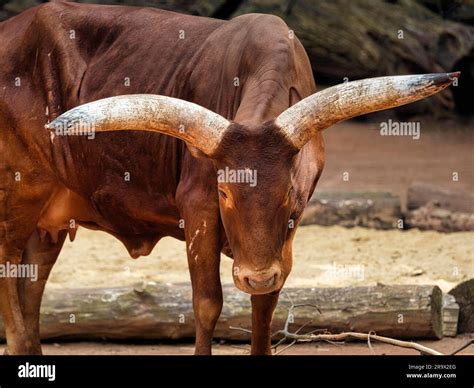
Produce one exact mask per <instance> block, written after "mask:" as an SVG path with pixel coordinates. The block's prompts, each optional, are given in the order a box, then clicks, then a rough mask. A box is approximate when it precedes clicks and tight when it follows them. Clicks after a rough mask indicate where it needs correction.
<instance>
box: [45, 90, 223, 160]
mask: <svg viewBox="0 0 474 388" xmlns="http://www.w3.org/2000/svg"><path fill="white" fill-rule="evenodd" d="M229 124H230V122H229V121H228V120H227V119H225V118H224V117H222V116H220V115H218V114H217V113H214V112H212V111H210V110H208V109H206V108H203V107H202V106H199V105H197V104H194V103H192V102H188V101H184V100H180V99H177V98H173V97H166V96H159V95H152V94H135V95H124V96H117V97H110V98H104V99H102V100H97V101H94V102H90V103H88V104H84V105H80V106H78V107H76V108H73V109H71V110H69V111H67V112H66V113H63V114H62V115H61V116H59V117H58V118H56V119H55V120H54V121H52V122H51V123H49V124H47V125H46V128H48V129H49V130H51V131H53V133H54V132H56V133H59V134H67V133H71V132H72V131H74V130H76V131H82V132H85V131H86V130H89V131H91V132H93V131H96V132H103V131H120V130H141V131H152V132H160V133H163V134H166V135H171V136H175V137H177V138H179V139H182V140H184V141H185V142H186V143H188V144H189V145H191V146H193V147H196V148H198V149H199V150H201V151H202V152H204V153H205V154H206V155H211V154H212V153H213V152H214V150H215V149H216V147H217V146H218V145H219V142H220V140H221V138H222V136H223V134H224V132H225V130H226V128H227V127H228V126H229Z"/></svg>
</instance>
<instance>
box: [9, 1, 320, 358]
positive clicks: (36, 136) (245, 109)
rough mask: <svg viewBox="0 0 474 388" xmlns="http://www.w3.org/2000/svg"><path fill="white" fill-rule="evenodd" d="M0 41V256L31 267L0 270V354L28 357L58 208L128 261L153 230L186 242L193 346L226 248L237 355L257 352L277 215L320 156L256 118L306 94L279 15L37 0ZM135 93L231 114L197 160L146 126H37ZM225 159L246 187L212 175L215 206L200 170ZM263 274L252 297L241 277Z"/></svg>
mask: <svg viewBox="0 0 474 388" xmlns="http://www.w3.org/2000/svg"><path fill="white" fill-rule="evenodd" d="M180 29H182V30H184V31H185V34H186V35H185V39H183V40H180V39H178V36H179V35H178V34H179V30H180ZM71 31H74V33H75V39H70V33H71ZM0 41H1V42H2V45H1V46H0V62H1V67H2V73H1V74H0V128H1V131H0V264H1V263H6V262H7V261H10V262H12V263H20V262H23V263H34V264H38V265H39V266H40V279H41V280H40V281H38V282H36V283H33V282H31V281H29V280H21V279H9V278H5V279H0V308H1V312H2V314H3V317H4V320H5V327H6V332H7V342H8V352H9V353H11V354H37V353H41V346H40V340H39V330H38V327H39V325H38V317H39V306H40V302H41V297H42V294H43V289H44V284H45V282H46V280H47V278H48V275H49V272H50V270H51V268H52V266H53V264H54V262H55V260H56V258H57V256H58V254H59V252H60V250H61V246H62V243H63V241H64V239H65V236H66V233H67V232H69V233H70V235H74V233H75V229H74V228H72V230H71V226H70V220H71V219H74V220H76V222H77V224H78V225H82V226H85V227H88V228H93V229H98V230H103V231H106V232H108V233H110V234H112V235H114V236H115V237H117V238H118V239H120V240H121V241H122V242H123V243H124V244H125V246H126V247H127V249H128V250H129V252H130V254H131V256H132V257H139V256H140V255H144V254H148V253H150V251H151V250H152V249H153V247H154V245H155V244H156V243H157V242H158V241H159V239H160V238H162V237H163V236H173V237H175V238H178V239H181V240H186V243H187V251H188V261H189V268H190V273H191V280H192V286H193V305H194V310H195V315H196V353H197V354H209V353H210V352H211V340H212V333H213V330H214V327H215V323H216V320H217V318H218V316H219V314H220V311H221V308H222V291H221V286H220V278H219V260H220V253H221V251H223V250H224V251H225V252H226V253H228V254H229V255H232V256H233V257H234V260H235V265H236V266H237V267H239V268H240V271H243V272H240V275H241V277H240V278H239V277H238V276H237V277H236V284H237V286H239V287H240V288H242V289H244V290H245V291H247V292H250V293H253V294H255V295H253V296H252V306H253V314H252V324H253V334H252V353H253V354H268V353H269V352H270V322H271V316H272V314H273V310H274V308H275V305H276V302H277V299H278V291H279V290H280V288H281V287H282V286H283V283H284V280H285V278H286V277H287V276H288V274H289V272H290V269H291V261H292V258H291V243H292V239H293V235H294V229H288V219H289V218H291V217H294V218H295V219H298V218H299V217H300V215H301V213H302V210H303V208H304V206H305V205H306V202H307V201H308V199H309V198H310V196H311V193H312V192H313V190H314V187H315V185H316V182H317V180H318V178H319V176H320V174H321V172H322V168H323V163H324V156H323V145H322V139H321V137H320V136H317V137H315V138H314V139H313V140H312V141H310V142H309V143H308V144H307V145H306V146H305V147H304V148H303V149H302V150H301V151H299V152H297V151H296V150H294V149H292V148H291V146H290V145H289V144H288V143H287V142H286V141H285V140H284V139H283V138H282V137H281V135H280V134H279V130H278V128H276V127H275V125H274V124H273V122H272V119H274V118H275V117H276V116H277V115H278V114H280V113H281V112H282V111H284V110H285V109H286V108H288V107H289V106H290V105H291V104H294V103H295V102H297V101H298V100H300V99H301V98H304V97H306V96H308V95H310V94H312V93H314V92H315V85H314V81H313V77H312V72H311V68H310V65H309V61H308V58H307V56H306V54H305V52H304V49H303V47H302V46H301V44H300V43H299V41H298V40H297V39H289V38H288V27H287V26H286V25H285V24H284V22H283V21H282V20H281V19H279V18H277V17H274V16H269V15H257V14H250V15H244V16H240V17H238V18H235V19H233V20H231V21H221V20H213V19H207V18H199V17H194V16H187V15H180V14H175V13H171V12H166V11H160V10H155V9H148V8H132V7H121V6H113V7H112V6H95V5H82V4H72V3H49V4H45V5H41V6H39V7H36V8H33V9H30V10H28V11H25V12H24V13H22V14H20V15H19V16H17V17H14V18H12V19H10V20H8V21H6V22H3V23H2V24H0ZM16 77H20V80H21V86H19V87H17V86H15V84H14V83H15V78H16ZM125 77H128V78H129V79H130V86H128V87H127V86H125V85H124V78H125ZM235 77H239V82H240V85H239V86H238V87H236V86H234V78H235ZM136 93H152V94H161V95H167V96H172V97H177V98H181V99H185V100H188V101H192V102H195V103H198V104H200V105H202V106H204V107H206V108H209V109H211V110H213V111H215V112H217V113H219V114H221V115H223V116H225V117H226V118H228V119H233V120H234V121H235V122H236V124H233V127H232V130H231V131H230V132H229V134H228V136H227V137H226V138H225V139H224V141H223V142H222V144H221V147H220V148H219V149H218V151H217V152H216V154H215V155H213V158H212V159H210V158H206V157H204V156H203V157H198V158H195V157H194V156H192V154H191V153H190V152H189V150H188V148H187V147H186V145H185V144H184V143H183V142H182V141H180V140H177V139H175V138H171V137H168V136H164V135H159V134H155V133H145V132H120V133H118V132H112V133H99V134H97V137H96V139H95V140H87V139H85V138H82V137H67V138H65V137H63V138H61V139H57V140H55V142H54V145H52V144H51V142H50V135H49V133H48V132H47V131H46V130H44V124H45V123H46V122H47V121H48V120H52V119H54V118H55V117H57V116H58V115H59V114H61V113H62V112H64V111H66V110H68V109H70V108H72V107H74V106H77V105H79V104H82V103H85V102H89V101H94V100H97V99H100V98H103V97H110V96H115V95H121V94H136ZM237 123H238V124H237ZM264 123H265V124H264ZM225 166H229V167H230V168H240V167H249V168H254V169H257V171H258V185H257V187H256V188H253V189H251V188H249V187H248V186H245V185H239V184H236V185H226V184H222V185H219V189H220V190H225V191H226V192H227V193H228V196H231V197H232V201H233V202H232V206H231V207H229V206H227V205H226V203H225V201H224V198H223V196H222V195H221V196H220V199H219V194H218V185H217V184H216V169H219V168H223V167H225ZM16 172H19V173H21V180H19V181H17V180H15V179H14V178H15V173H16ZM125 173H128V174H129V176H130V180H129V181H127V180H125V179H124V174H125ZM291 186H292V187H293V189H292V190H291V191H289V189H290V187H291ZM288 193H289V197H288ZM180 219H183V220H184V222H185V228H184V230H183V229H181V228H179V220H180ZM79 243H80V242H79ZM196 257H197V259H196ZM274 272H275V273H278V278H277V281H276V282H275V284H274V286H273V287H272V289H266V290H264V291H265V295H258V294H260V293H261V292H258V290H252V289H249V288H248V285H246V284H244V283H242V279H243V278H245V277H246V276H251V277H252V276H253V277H255V278H256V279H257V280H256V281H259V279H260V278H262V279H263V278H264V277H265V276H266V275H267V274H269V273H271V274H273V273H274ZM272 291H273V292H272ZM270 292H272V293H271V294H269V293H270Z"/></svg>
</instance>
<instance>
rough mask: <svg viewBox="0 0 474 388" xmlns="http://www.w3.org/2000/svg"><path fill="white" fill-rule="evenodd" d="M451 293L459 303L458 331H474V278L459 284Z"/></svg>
mask: <svg viewBox="0 0 474 388" xmlns="http://www.w3.org/2000/svg"><path fill="white" fill-rule="evenodd" d="M449 294H451V295H453V296H454V297H455V298H456V302H457V303H458V304H459V323H458V333H474V279H470V280H467V281H465V282H462V283H461V284H458V285H457V286H456V287H454V288H453V289H452V290H451V291H449Z"/></svg>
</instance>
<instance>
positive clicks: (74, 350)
mask: <svg viewBox="0 0 474 388" xmlns="http://www.w3.org/2000/svg"><path fill="white" fill-rule="evenodd" d="M473 339H474V334H464V335H459V336H457V337H456V338H444V339H443V340H441V341H417V343H419V344H422V345H424V346H427V347H429V348H432V349H435V350H437V351H439V352H441V353H443V354H450V353H452V352H454V351H456V350H458V349H460V348H461V347H462V346H463V345H465V344H467V343H468V342H469V341H470V340H473ZM371 345H372V351H371V350H370V349H369V347H368V346H367V344H366V343H364V342H348V343H340V344H329V343H322V342H321V343H313V344H297V345H294V346H292V347H290V348H288V349H286V350H283V348H285V346H286V344H285V345H282V346H280V347H279V348H278V349H277V351H282V352H281V353H280V354H284V355H320V356H329V355H331V356H334V355H385V354H387V355H417V354H419V353H418V352H417V351H415V350H412V349H405V348H398V347H395V346H391V345H386V344H381V343H374V342H373V341H372V344H371ZM2 351H3V347H2V345H0V352H2ZM43 352H44V354H46V355H116V356H120V355H192V354H193V352H194V346H193V345H192V344H182V343H181V344H174V345H173V344H162V343H156V344H128V343H110V342H66V343H60V344H59V343H49V344H44V345H43ZM213 354H215V355H230V354H232V355H247V354H249V346H248V345H245V344H232V343H215V344H214V345H213ZM459 354H460V355H474V345H471V346H470V347H468V348H466V349H464V350H462V351H461V352H460V353H459Z"/></svg>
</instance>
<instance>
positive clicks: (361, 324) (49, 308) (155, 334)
mask: <svg viewBox="0 0 474 388" xmlns="http://www.w3.org/2000/svg"><path fill="white" fill-rule="evenodd" d="M289 298H291V300H292V301H293V302H294V303H295V304H311V305H315V306H318V308H319V310H320V311H321V313H319V312H318V311H317V309H316V308H314V307H308V306H307V307H301V308H297V309H296V310H295V314H294V317H292V320H291V322H292V325H291V329H297V328H298V327H300V326H301V325H302V324H303V323H307V322H308V321H309V320H311V323H310V324H308V325H307V327H306V329H307V330H308V331H309V330H315V329H321V330H324V329H327V330H329V331H330V332H332V333H339V332H342V331H359V332H365V333H368V332H376V333H377V334H379V335H385V336H390V337H394V338H410V339H411V338H441V337H442V335H443V328H442V322H443V318H442V317H443V315H442V314H443V313H442V293H441V290H440V289H439V288H438V287H437V286H384V285H377V286H373V287H348V288H297V289H286V290H285V292H284V293H283V294H282V295H281V297H280V304H279V306H278V308H277V310H276V312H275V317H274V325H273V329H274V330H275V331H276V330H278V329H281V328H282V327H283V324H284V322H285V320H286V318H287V314H288V310H287V308H288V307H289V306H290V302H289ZM285 306H286V307H285ZM250 317H251V306H250V302H249V296H248V295H246V294H244V293H242V292H240V291H238V290H236V289H235V287H234V286H233V285H226V286H224V308H223V311H222V314H221V317H220V319H219V322H218V324H217V328H216V334H215V337H216V338H223V339H231V340H248V339H249V335H248V333H245V332H242V331H240V330H233V329H230V326H234V327H241V328H247V329H250V328H251V327H250ZM1 332H2V333H3V329H2V330H1ZM41 336H42V338H50V339H51V338H54V339H97V338H109V339H184V338H192V337H194V318H193V310H192V303H191V288H190V286H189V284H158V283H154V282H150V283H147V284H145V285H140V286H135V287H120V288H111V289H72V290H67V289H61V290H51V291H49V292H47V293H46V295H45V298H44V301H43V304H42V311H41Z"/></svg>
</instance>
